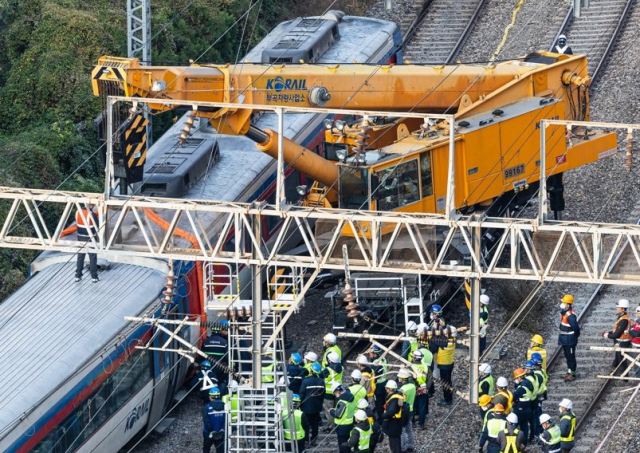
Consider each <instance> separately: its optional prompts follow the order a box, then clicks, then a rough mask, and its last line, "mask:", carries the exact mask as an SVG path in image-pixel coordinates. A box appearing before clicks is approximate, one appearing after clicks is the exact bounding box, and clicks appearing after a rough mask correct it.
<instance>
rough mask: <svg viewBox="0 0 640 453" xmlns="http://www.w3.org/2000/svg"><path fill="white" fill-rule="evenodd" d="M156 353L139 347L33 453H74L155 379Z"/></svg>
mask: <svg viewBox="0 0 640 453" xmlns="http://www.w3.org/2000/svg"><path fill="white" fill-rule="evenodd" d="M151 358H152V354H149V353H145V352H143V351H141V350H137V349H136V350H135V351H134V352H133V353H132V354H131V355H130V356H129V357H128V358H127V359H126V361H125V362H124V363H122V364H121V365H120V366H119V367H118V368H117V369H116V370H115V371H114V373H113V374H112V375H111V376H110V377H109V378H107V379H106V380H105V381H104V382H103V383H102V384H101V385H100V386H99V387H98V388H97V389H96V390H95V391H93V392H92V393H91V394H90V395H89V396H88V397H87V398H86V399H84V400H83V401H81V402H79V403H78V405H77V406H76V407H75V409H74V411H73V412H72V413H71V414H69V415H67V417H65V418H64V419H63V420H62V421H61V422H60V423H59V424H58V425H57V426H56V427H54V428H53V429H52V430H51V431H50V432H49V434H47V435H46V436H45V437H44V438H43V439H42V440H41V441H40V442H39V443H38V444H37V445H36V446H35V447H34V449H33V450H31V451H32V452H36V453H45V452H47V453H49V452H54V453H57V452H60V453H62V452H73V451H75V450H77V449H78V448H80V446H81V445H82V444H83V443H84V442H85V440H86V439H88V438H90V437H91V435H92V434H93V433H95V432H96V431H98V429H100V427H101V426H102V425H103V424H104V423H105V422H106V421H107V420H108V419H109V418H110V417H111V416H112V415H113V414H115V413H116V412H118V410H120V408H121V407H122V406H124V405H125V404H126V403H127V402H128V401H129V400H130V399H131V398H132V397H133V396H134V395H136V394H137V393H138V392H140V390H141V389H142V388H143V387H144V386H145V384H147V383H148V382H149V381H150V380H151V379H153V368H152V367H153V363H152V360H151Z"/></svg>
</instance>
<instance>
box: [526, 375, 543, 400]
mask: <svg viewBox="0 0 640 453" xmlns="http://www.w3.org/2000/svg"><path fill="white" fill-rule="evenodd" d="M524 378H525V379H526V380H527V381H529V382H531V385H532V386H533V394H532V395H531V400H530V401H532V400H535V399H536V398H537V397H538V395H539V390H540V385H539V384H538V379H537V378H536V377H535V376H534V375H533V374H527V375H525V377H524Z"/></svg>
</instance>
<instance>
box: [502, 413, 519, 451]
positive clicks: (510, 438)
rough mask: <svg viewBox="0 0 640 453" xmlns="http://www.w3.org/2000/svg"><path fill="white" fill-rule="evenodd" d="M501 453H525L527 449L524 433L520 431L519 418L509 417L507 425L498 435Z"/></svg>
mask: <svg viewBox="0 0 640 453" xmlns="http://www.w3.org/2000/svg"><path fill="white" fill-rule="evenodd" d="M498 442H499V443H500V452H501V453H524V451H525V449H526V445H525V439H524V433H523V432H522V431H521V430H519V429H518V416H517V415H516V414H509V415H507V425H506V426H505V428H504V429H503V430H502V431H500V433H498Z"/></svg>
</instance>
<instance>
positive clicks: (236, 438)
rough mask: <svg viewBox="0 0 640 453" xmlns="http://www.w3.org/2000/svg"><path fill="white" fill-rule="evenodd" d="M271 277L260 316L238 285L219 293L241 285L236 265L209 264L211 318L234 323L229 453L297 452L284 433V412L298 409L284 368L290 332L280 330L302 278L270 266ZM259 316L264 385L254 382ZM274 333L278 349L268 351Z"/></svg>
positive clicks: (231, 328) (207, 288)
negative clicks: (234, 386)
mask: <svg viewBox="0 0 640 453" xmlns="http://www.w3.org/2000/svg"><path fill="white" fill-rule="evenodd" d="M267 275H269V276H271V278H270V280H269V282H268V283H267V294H268V295H269V298H268V299H266V300H262V305H261V307H262V310H261V312H260V313H253V312H252V301H251V300H248V299H242V298H240V296H239V291H237V290H234V289H233V286H234V285H230V286H231V287H232V288H231V289H229V290H227V292H228V293H227V294H216V293H217V292H219V291H220V289H222V285H224V284H225V282H226V284H227V285H228V284H229V282H232V281H235V282H239V278H238V276H237V275H234V273H233V272H232V268H231V267H229V266H225V265H209V264H207V266H206V267H205V279H204V281H205V295H206V297H207V309H208V311H209V313H210V314H211V315H213V316H224V317H226V318H227V319H228V321H229V354H228V357H229V362H228V365H229V368H230V369H231V370H234V371H235V373H236V374H235V377H236V378H237V381H239V382H238V385H237V390H236V393H235V395H233V396H232V397H231V398H232V399H234V400H235V401H236V402H235V404H234V407H233V408H231V409H232V414H231V416H230V417H228V418H227V429H226V432H227V435H228V438H227V439H228V440H227V450H226V451H228V452H241V451H242V452H247V451H256V452H257V451H260V452H284V451H294V452H295V451H296V448H297V447H296V443H295V442H292V441H290V440H287V439H285V433H284V423H283V411H285V410H286V413H292V408H291V404H290V401H291V392H290V391H288V389H287V385H286V383H287V382H288V380H287V376H286V367H284V366H282V365H284V364H285V363H286V357H285V345H284V333H283V332H284V330H279V331H278V326H279V325H280V323H281V322H282V319H283V314H284V313H285V312H286V311H288V310H291V309H293V301H294V300H295V298H296V296H297V294H298V292H299V286H298V285H299V284H300V283H301V282H302V279H301V278H300V277H299V276H298V273H297V272H295V270H291V269H289V268H286V269H285V268H283V267H275V266H274V267H270V268H268V271H267ZM236 287H239V283H238V284H237V285H236ZM255 316H259V317H260V324H261V328H262V338H263V341H262V345H260V346H261V352H262V354H261V368H260V369H261V382H260V385H256V383H254V382H253V376H254V373H253V367H254V365H255V363H256V361H255V360H254V352H255V351H254V345H253V330H254V325H255V321H256V320H255V319H254V317H255ZM276 332H277V333H276ZM274 334H275V341H274V342H273V344H272V346H270V347H267V348H264V344H265V342H266V340H267V339H268V338H270V337H271V336H272V335H274ZM292 425H293V424H292ZM292 427H293V426H292ZM288 437H294V436H288ZM287 444H289V445H287Z"/></svg>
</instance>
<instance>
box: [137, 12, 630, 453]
mask: <svg viewBox="0 0 640 453" xmlns="http://www.w3.org/2000/svg"><path fill="white" fill-rule="evenodd" d="M636 3H637V2H636ZM382 5H383V3H382V1H380V2H378V3H376V5H374V6H373V7H372V8H371V10H370V15H372V16H374V17H380V18H390V19H395V20H397V21H399V20H400V19H402V18H403V16H406V15H407V14H411V12H412V11H415V5H416V2H415V1H410V0H394V9H393V11H392V12H387V11H386V10H384V7H383V6H382ZM514 5H515V1H509V2H505V1H504V0H488V1H487V7H486V9H485V11H484V13H483V15H482V17H481V18H480V20H479V23H478V24H477V26H476V27H475V29H474V31H473V32H472V34H471V36H470V39H469V40H468V42H467V44H466V45H465V47H464V49H463V50H462V53H461V55H460V59H461V60H462V61H466V62H486V61H488V60H489V59H490V58H491V56H492V55H493V53H494V52H495V50H496V49H497V47H498V44H499V43H500V41H501V39H502V36H503V30H504V29H505V28H506V26H507V24H509V23H510V21H511V18H512V10H513V7H514ZM567 6H568V3H567V2H566V1H559V0H547V1H542V2H533V1H525V3H524V4H523V6H522V8H521V10H520V12H519V13H518V16H517V19H516V21H515V24H514V26H513V28H512V29H511V31H510V33H509V35H508V38H507V43H506V46H505V47H504V48H503V50H502V52H501V53H500V55H499V56H498V59H507V58H512V57H515V56H518V55H522V54H525V53H527V52H529V51H531V50H535V49H541V48H542V49H544V48H547V47H548V45H549V43H550V42H551V40H552V37H553V36H554V35H555V31H554V30H555V29H557V27H559V25H560V21H561V19H562V17H564V14H565V11H566V8H567ZM407 22H410V21H407V20H406V19H405V23H407ZM639 34H640V7H638V6H637V4H636V6H635V11H634V13H633V15H632V17H631V19H630V20H629V21H628V23H627V25H626V27H625V30H624V34H623V36H622V38H621V39H620V41H619V42H618V44H617V46H616V47H615V49H614V51H613V54H612V56H611V58H610V61H609V64H608V65H607V68H606V69H605V72H604V74H603V75H602V77H601V80H600V82H599V84H598V85H597V86H596V87H595V88H594V89H592V99H591V116H592V120H596V121H616V122H625V123H640V97H639V95H638V93H637V87H638V75H637V70H636V67H637V66H638V64H639V63H640V46H638V45H637V36H638V35H639ZM622 163H623V160H622V155H618V156H615V157H613V158H610V159H607V160H605V161H603V162H599V163H597V164H593V165H589V166H586V167H583V168H580V169H577V170H574V171H573V172H571V173H570V174H568V175H566V178H565V188H566V192H565V194H566V201H567V209H566V211H565V219H580V220H598V221H607V222H611V221H615V222H623V221H628V217H629V213H630V212H631V211H632V208H633V206H634V205H635V204H636V203H637V201H638V200H640V184H638V183H637V181H638V177H637V176H638V175H637V168H638V167H637V165H634V169H633V171H632V172H630V173H627V172H626V171H625V170H624V168H623V166H622ZM484 286H485V287H486V289H487V292H488V294H489V295H490V296H491V297H492V303H491V307H490V308H491V325H492V326H494V327H493V329H494V330H493V332H494V333H495V332H497V330H499V326H500V325H501V324H503V323H504V322H506V320H507V319H508V313H507V311H508V308H507V306H509V307H511V308H513V306H515V305H516V304H517V301H519V300H522V299H523V298H524V297H525V296H526V294H528V292H529V289H530V286H531V285H530V284H527V283H522V282H502V283H500V284H498V283H495V282H491V281H487V282H485V283H484ZM592 290H593V289H592V288H590V287H589V285H560V284H552V285H547V286H546V287H545V288H544V289H543V291H541V294H540V295H539V298H538V302H537V303H536V305H535V307H534V308H533V309H532V311H531V312H530V313H529V314H528V316H527V317H525V318H524V319H523V320H521V321H520V322H519V323H518V325H517V327H516V328H514V329H512V330H511V331H510V332H509V334H508V336H507V338H506V339H505V342H504V344H505V346H506V355H505V356H504V357H503V358H502V359H501V360H499V361H494V362H492V366H493V368H494V375H495V376H501V375H503V376H507V377H510V376H511V372H512V370H513V369H514V368H515V367H516V366H517V365H519V364H521V362H522V357H523V354H524V352H525V351H526V345H527V344H528V340H529V338H530V336H531V335H532V334H533V333H541V334H542V335H543V336H544V337H545V338H546V339H548V340H549V341H548V345H549V347H548V350H552V348H553V346H554V345H555V339H556V332H557V326H556V322H557V319H556V318H557V315H556V313H557V300H558V299H559V298H560V297H561V296H562V294H564V293H566V292H571V293H572V294H574V296H575V297H576V300H577V304H578V305H580V304H582V303H584V301H585V300H586V298H587V297H588V295H589V294H590V293H591V291H592ZM322 296H323V294H320V293H316V294H312V295H310V296H309V297H308V298H307V303H306V306H305V307H304V308H303V309H302V310H301V312H300V314H299V315H297V316H295V317H293V318H292V320H291V322H290V323H289V325H288V334H289V335H290V337H291V339H292V340H293V343H294V344H298V345H303V344H304V345H306V346H307V348H308V349H316V350H319V349H320V344H321V338H322V336H323V335H324V333H326V332H328V331H329V329H330V327H331V319H330V316H327V313H330V303H329V300H328V299H325V298H324V297H322ZM635 302H637V301H632V304H634V303H635ZM447 316H448V319H449V321H450V322H451V323H452V324H454V325H463V324H467V323H468V321H467V320H466V319H465V318H466V309H464V308H463V303H462V302H461V301H460V300H454V301H452V304H451V307H450V310H449V313H448V315H447ZM313 321H315V324H314V325H312V326H310V325H309V323H310V322H313ZM310 331H313V332H314V334H313V336H310V335H309V332H310ZM490 337H491V330H490ZM458 351H459V352H458V355H459V357H458V361H457V365H456V368H455V371H454V384H455V385H456V387H457V388H458V389H465V388H466V387H467V385H468V384H467V382H468V362H467V361H466V360H465V355H466V353H467V350H466V348H464V347H460V348H458ZM562 371H564V370H562ZM348 372H350V368H349V369H348ZM557 372H559V371H557ZM550 393H553V389H550ZM630 393H632V392H630ZM627 395H629V393H627ZM567 396H569V397H570V395H567ZM439 398H440V395H438V394H436V399H434V400H432V403H433V402H435V401H438V400H439ZM625 398H627V396H625ZM455 402H456V403H457V404H456V406H455V407H454V408H440V407H438V406H437V405H435V404H431V407H430V411H431V412H430V415H429V418H428V421H427V426H428V429H427V431H422V432H418V433H417V436H418V442H417V445H421V446H422V447H421V451H423V452H438V453H443V452H444V453H448V452H461V451H476V450H477V447H476V445H477V436H478V427H479V425H480V420H479V417H478V415H477V408H476V407H470V406H469V405H468V404H467V403H466V402H464V401H462V400H459V399H457V398H456V400H455ZM200 409H201V403H200V402H199V401H198V400H196V398H188V399H187V400H186V402H184V403H183V404H181V405H180V406H179V407H178V408H177V409H176V410H175V411H174V413H172V415H171V416H172V417H175V418H176V421H175V422H174V423H173V424H172V425H171V426H170V427H169V428H168V430H167V431H166V432H165V433H164V434H163V435H156V434H152V435H151V436H149V437H148V438H147V439H145V441H144V442H142V443H141V444H140V445H138V446H137V447H135V448H134V450H133V451H135V452H145V453H146V452H174V451H180V452H185V453H189V452H198V451H201V445H202V444H201V442H202V437H201V434H200V424H201V421H200ZM553 410H555V408H553ZM638 416H640V405H638V404H637V400H636V401H635V403H632V404H631V405H630V410H629V415H627V416H625V417H623V420H622V422H621V423H620V424H619V425H618V426H617V427H616V428H615V429H614V431H613V433H612V435H611V439H612V441H611V442H609V443H608V444H607V445H606V446H605V448H603V449H602V450H601V451H602V452H624V451H635V450H637V448H638V447H639V446H640V441H638V439H635V441H634V438H635V437H636V436H637V431H638V424H637V420H638ZM470 420H472V421H470ZM446 433H455V435H447V434H446ZM634 442H635V443H634ZM578 445H579V442H578ZM630 446H631V448H629V447H630ZM633 446H635V447H636V448H635V449H633ZM378 450H379V451H385V450H384V446H383V447H382V448H379V449H378ZM528 451H530V452H531V451H533V452H535V451H538V450H537V447H534V448H532V449H530V450H528Z"/></svg>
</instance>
